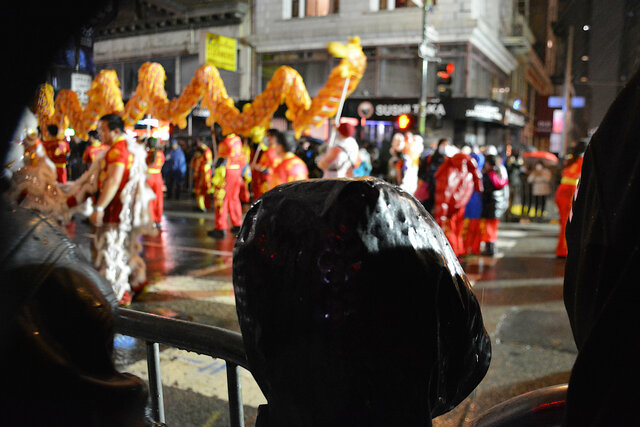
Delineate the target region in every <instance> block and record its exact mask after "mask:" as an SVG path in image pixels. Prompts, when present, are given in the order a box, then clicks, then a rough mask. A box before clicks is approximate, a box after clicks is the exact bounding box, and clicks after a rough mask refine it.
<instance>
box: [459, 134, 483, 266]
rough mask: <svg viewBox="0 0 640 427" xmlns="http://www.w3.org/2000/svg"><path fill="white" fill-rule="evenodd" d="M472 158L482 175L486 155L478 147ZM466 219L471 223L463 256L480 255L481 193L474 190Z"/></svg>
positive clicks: (468, 226)
mask: <svg viewBox="0 0 640 427" xmlns="http://www.w3.org/2000/svg"><path fill="white" fill-rule="evenodd" d="M463 150H464V149H463ZM470 156H471V158H472V159H473V160H474V161H475V162H476V170H477V171H478V173H480V171H481V170H482V169H483V168H484V154H482V153H481V152H480V150H478V149H477V146H476V147H474V149H473V150H472V152H471V154H470ZM480 174H481V173H480ZM481 175H482V174H481ZM464 217H465V218H466V219H468V220H469V222H468V224H467V233H466V235H465V237H464V252H463V255H467V254H469V253H471V254H472V255H480V244H481V243H482V228H481V227H480V226H481V223H482V220H481V217H482V192H481V191H475V190H474V192H473V194H472V195H471V198H470V199H469V202H468V203H467V206H466V207H465V209H464Z"/></svg>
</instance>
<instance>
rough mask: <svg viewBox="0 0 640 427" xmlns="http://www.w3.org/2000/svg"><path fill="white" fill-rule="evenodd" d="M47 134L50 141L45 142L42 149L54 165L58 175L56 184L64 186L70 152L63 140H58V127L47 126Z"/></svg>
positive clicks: (67, 144)
mask: <svg viewBox="0 0 640 427" xmlns="http://www.w3.org/2000/svg"><path fill="white" fill-rule="evenodd" d="M47 132H48V133H49V137H50V138H51V139H48V140H45V141H44V142H43V143H44V149H45V150H46V151H47V156H49V158H50V159H51V161H52V162H53V163H54V164H55V165H56V173H57V175H58V182H59V183H61V184H65V183H66V182H67V156H68V155H69V153H70V152H71V148H70V147H69V143H68V142H67V141H65V140H64V139H58V138H57V136H58V126H56V125H49V126H47Z"/></svg>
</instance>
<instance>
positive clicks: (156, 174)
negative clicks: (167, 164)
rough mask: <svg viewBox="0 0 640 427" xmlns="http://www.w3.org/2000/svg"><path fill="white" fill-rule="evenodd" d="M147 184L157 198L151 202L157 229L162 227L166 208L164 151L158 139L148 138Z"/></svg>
mask: <svg viewBox="0 0 640 427" xmlns="http://www.w3.org/2000/svg"><path fill="white" fill-rule="evenodd" d="M147 149H148V152H149V154H147V166H148V168H147V175H148V178H147V184H148V185H149V187H150V188H151V190H153V193H154V194H155V195H156V198H155V199H153V200H151V201H150V202H149V212H150V214H151V220H152V221H153V226H154V227H155V228H157V229H161V227H162V212H163V210H164V193H163V192H162V189H163V187H164V181H163V180H162V173H161V172H162V165H164V153H163V152H162V150H159V149H158V139H157V138H148V139H147Z"/></svg>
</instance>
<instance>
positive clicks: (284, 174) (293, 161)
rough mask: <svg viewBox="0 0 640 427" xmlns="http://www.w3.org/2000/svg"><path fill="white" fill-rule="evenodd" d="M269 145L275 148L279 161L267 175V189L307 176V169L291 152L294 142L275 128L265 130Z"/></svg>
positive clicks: (306, 177)
mask: <svg viewBox="0 0 640 427" xmlns="http://www.w3.org/2000/svg"><path fill="white" fill-rule="evenodd" d="M267 136H268V138H269V145H270V146H273V147H274V148H275V150H276V155H277V156H278V159H280V161H279V162H278V165H277V166H276V167H275V168H274V169H273V173H272V174H271V175H270V176H269V190H271V189H272V188H274V187H277V186H278V185H280V184H285V183H287V182H293V181H301V180H303V179H308V178H309V170H308V169H307V165H306V164H305V163H304V162H303V161H302V159H301V158H300V157H298V156H296V155H295V154H293V150H294V144H293V142H292V141H291V140H289V139H288V138H287V137H286V136H285V135H284V134H283V133H282V132H280V131H278V130H277V129H269V130H268V131H267Z"/></svg>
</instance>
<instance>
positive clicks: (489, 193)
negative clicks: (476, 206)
mask: <svg viewBox="0 0 640 427" xmlns="http://www.w3.org/2000/svg"><path fill="white" fill-rule="evenodd" d="M498 173H499V172H498ZM482 186H483V188H484V192H483V193H482V218H486V219H496V218H500V217H502V215H504V213H505V212H506V211H507V207H508V206H509V184H508V183H507V184H506V185H505V186H504V187H501V188H496V186H495V185H494V184H493V182H492V181H491V178H490V177H489V171H488V170H487V171H486V172H485V173H483V175H482Z"/></svg>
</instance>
